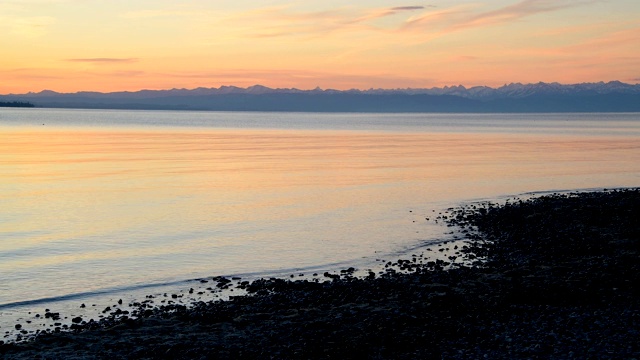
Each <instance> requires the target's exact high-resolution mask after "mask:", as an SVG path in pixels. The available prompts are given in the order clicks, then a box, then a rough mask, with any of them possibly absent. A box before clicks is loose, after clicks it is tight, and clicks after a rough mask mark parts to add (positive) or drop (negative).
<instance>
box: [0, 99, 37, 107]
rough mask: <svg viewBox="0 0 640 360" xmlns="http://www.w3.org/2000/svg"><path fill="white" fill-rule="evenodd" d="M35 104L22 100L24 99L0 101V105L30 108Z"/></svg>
mask: <svg viewBox="0 0 640 360" xmlns="http://www.w3.org/2000/svg"><path fill="white" fill-rule="evenodd" d="M34 106H35V105H33V104H32V103H30V102H24V101H10V102H3V101H0V107H21V108H32V107H34Z"/></svg>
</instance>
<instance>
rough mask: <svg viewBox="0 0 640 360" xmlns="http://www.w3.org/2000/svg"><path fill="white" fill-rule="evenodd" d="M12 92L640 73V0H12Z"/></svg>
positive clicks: (3, 33)
mask: <svg viewBox="0 0 640 360" xmlns="http://www.w3.org/2000/svg"><path fill="white" fill-rule="evenodd" d="M0 49H2V50H1V51H2V53H1V56H0V94H8V93H24V92H28V91H34V92H38V91H41V90H45V89H49V90H54V91H59V92H76V91H83V90H86V91H102V92H109V91H121V90H129V91H135V90H141V89H170V88H196V87H219V86H221V85H236V86H242V87H246V86H251V85H254V84H262V85H265V86H269V87H296V88H300V89H311V88H315V87H316V86H319V87H321V88H334V89H349V88H359V89H368V88H406V87H413V88H417V87H434V86H444V85H457V84H462V85H465V86H474V85H489V86H500V85H503V84H505V83H511V82H523V83H533V82H539V81H544V82H554V81H557V82H561V83H578V82H597V81H610V80H620V81H623V82H629V83H638V82H640V1H638V0H477V1H466V0H425V1H388V0H366V1H365V0H363V1H343V0H342V1H338V0H322V1H280V0H263V1H249V0H234V1H225V0H183V1H169V0H108V1H106V0H0Z"/></svg>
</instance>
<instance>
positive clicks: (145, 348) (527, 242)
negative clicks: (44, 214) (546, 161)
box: [0, 189, 640, 359]
mask: <svg viewBox="0 0 640 360" xmlns="http://www.w3.org/2000/svg"><path fill="white" fill-rule="evenodd" d="M438 220H440V221H445V222H447V223H448V225H449V226H451V228H452V230H454V231H456V232H459V234H460V235H461V236H464V237H465V239H466V242H465V243H464V244H463V245H460V246H458V245H456V247H457V248H453V245H452V248H451V249H450V251H451V254H452V255H451V257H450V260H451V261H450V262H449V261H444V260H436V261H433V260H430V259H428V257H427V255H426V254H421V253H419V254H415V255H413V256H411V257H408V258H404V259H398V260H396V261H394V262H391V263H387V265H386V267H385V271H383V272H381V273H374V272H370V273H369V275H368V276H364V277H360V276H355V275H354V273H355V270H356V269H352V268H349V269H344V270H342V271H339V272H335V273H325V274H318V276H317V277H316V278H315V279H306V278H305V279H298V280H296V279H295V278H292V279H291V280H284V279H275V278H274V279H261V280H256V281H253V282H246V281H243V280H242V279H227V278H220V277H216V278H210V279H207V280H206V281H208V282H210V283H211V284H212V285H211V286H213V287H216V288H237V289H242V290H243V291H246V292H247V293H248V295H242V296H235V297H231V298H230V299H229V300H225V301H221V300H218V301H209V302H196V303H193V304H189V305H185V304H180V303H177V302H176V303H170V302H167V303H165V304H162V305H158V304H152V303H151V302H141V303H135V304H132V308H133V309H134V310H132V311H122V310H120V309H115V308H114V309H109V310H107V311H106V313H107V314H108V316H106V317H104V318H102V319H100V320H87V319H83V318H80V317H78V318H74V319H71V320H72V321H71V325H70V326H66V325H65V326H64V327H57V328H55V329H52V330H48V331H43V332H39V333H37V334H25V336H24V337H22V338H21V341H17V342H8V341H7V342H2V341H0V357H2V358H4V359H103V358H109V359H155V358H163V359H165V358H168V359H238V358H259V359H291V358H300V359H309V358H319V359H326V358H340V359H349V358H369V359H419V358H422V359H430V358H438V359H475V358H480V359H482V358H488V359H520V358H549V359H571V358H575V359H589V358H593V359H607V358H609V359H633V358H635V359H640V341H638V339H640V288H639V287H638V286H637V284H638V283H640V281H639V280H640V261H639V259H640V189H619V190H602V191H597V192H577V193H561V194H551V195H542V196H535V197H533V198H527V199H523V200H520V199H515V200H511V201H509V202H507V203H505V204H491V203H479V204H470V205H466V206H463V207H461V208H457V209H450V211H449V212H448V213H446V214H441V215H440V216H439V219H438ZM459 259H464V261H463V262H460V261H457V260H459ZM173 296H175V297H177V296H178V295H176V294H173V295H170V297H173ZM105 310H106V309H105ZM43 316H47V317H54V318H55V317H56V316H59V314H56V313H55V312H47V313H45V314H43ZM21 326H22V325H21V324H19V323H17V324H16V325H15V330H16V331H20V329H21Z"/></svg>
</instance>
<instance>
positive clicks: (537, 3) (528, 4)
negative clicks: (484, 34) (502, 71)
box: [451, 0, 601, 30]
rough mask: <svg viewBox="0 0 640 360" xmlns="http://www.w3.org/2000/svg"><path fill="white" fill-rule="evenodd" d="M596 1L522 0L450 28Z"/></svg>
mask: <svg viewBox="0 0 640 360" xmlns="http://www.w3.org/2000/svg"><path fill="white" fill-rule="evenodd" d="M598 1H601V0H582V1H580V0H578V1H576V0H523V1H520V2H518V3H516V4H513V5H509V6H505V7H503V8H500V9H497V10H493V11H487V12H484V13H480V14H477V15H475V16H472V17H470V18H468V19H466V20H465V21H463V22H461V23H458V24H456V25H454V26H453V27H452V28H451V29H452V30H459V29H465V28H471V27H478V26H490V25H495V24H500V23H504V22H510V21H514V20H518V19H521V18H524V17H527V16H532V15H536V14H540V13H547V12H552V11H556V10H562V9H567V8H573V7H578V6H584V5H587V4H592V3H595V2H598Z"/></svg>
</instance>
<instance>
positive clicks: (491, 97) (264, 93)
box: [0, 81, 640, 113]
mask: <svg viewBox="0 0 640 360" xmlns="http://www.w3.org/2000/svg"><path fill="white" fill-rule="evenodd" d="M25 99H28V100H29V101H32V102H33V103H34V104H36V106H37V107H44V108H85V109H141V110H213V111H290V112H374V113H385V112H387V113H392V112H400V113H402V112H409V113H410V112H414V113H415V112H427V113H509V112H513V113H543V112H640V84H626V83H622V82H620V81H610V82H606V83H605V82H597V83H582V84H569V85H563V84H559V83H543V82H540V83H536V84H520V83H516V84H508V85H504V86H501V87H498V88H491V87H487V86H475V87H470V88H466V87H464V86H461V85H458V86H451V87H449V86H445V87H442V88H430V89H413V88H407V89H368V90H358V89H352V90H334V89H320V88H316V89H313V90H300V89H295V88H277V89H272V88H269V87H266V86H262V85H254V86H250V87H248V88H240V87H235V86H221V87H219V88H215V87H214V88H196V89H171V90H141V91H135V92H128V91H124V92H111V93H100V92H86V91H85V92H76V93H58V92H55V91H51V90H44V91H41V92H38V93H33V92H30V93H26V94H9V95H0V101H4V102H17V101H24V100H25Z"/></svg>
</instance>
